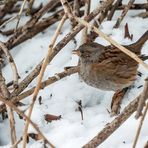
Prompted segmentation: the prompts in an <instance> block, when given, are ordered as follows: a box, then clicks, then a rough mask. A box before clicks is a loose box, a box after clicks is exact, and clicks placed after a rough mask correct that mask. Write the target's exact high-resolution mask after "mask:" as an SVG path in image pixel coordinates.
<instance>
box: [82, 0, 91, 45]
mask: <svg viewBox="0 0 148 148" xmlns="http://www.w3.org/2000/svg"><path fill="white" fill-rule="evenodd" d="M90 5H91V0H86V1H85V11H84V17H85V16H87V15H89V13H90ZM87 33H88V28H87V27H85V28H84V29H83V31H82V38H81V44H84V43H86V42H87Z"/></svg>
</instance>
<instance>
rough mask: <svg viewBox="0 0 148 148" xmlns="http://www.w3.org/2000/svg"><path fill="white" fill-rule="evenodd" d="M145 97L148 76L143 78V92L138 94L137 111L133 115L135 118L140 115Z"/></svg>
mask: <svg viewBox="0 0 148 148" xmlns="http://www.w3.org/2000/svg"><path fill="white" fill-rule="evenodd" d="M147 97H148V78H146V79H145V85H144V88H143V92H142V94H141V96H140V100H139V103H138V108H137V113H136V115H135V117H136V119H138V118H139V117H140V116H141V115H142V110H143V107H144V105H145V101H146V99H147Z"/></svg>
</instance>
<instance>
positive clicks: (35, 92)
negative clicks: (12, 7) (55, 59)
mask: <svg viewBox="0 0 148 148" xmlns="http://www.w3.org/2000/svg"><path fill="white" fill-rule="evenodd" d="M65 20H66V15H64V16H63V18H62V19H61V21H60V23H59V26H58V27H57V30H56V31H55V34H54V36H53V39H52V41H51V44H50V46H49V49H48V53H47V56H46V57H45V59H44V61H43V64H42V67H41V70H40V73H39V76H38V82H37V86H36V88H35V90H34V93H33V98H32V103H31V105H30V108H29V111H28V117H29V118H30V117H31V113H32V110H33V107H34V103H35V101H36V98H37V95H38V93H39V90H40V86H41V81H42V77H43V75H44V72H45V69H46V66H47V64H48V61H49V56H50V55H51V53H52V52H53V46H54V44H55V42H56V39H57V37H58V35H59V33H60V31H61V28H62V26H63V24H64V22H65ZM28 126H29V122H27V121H26V124H25V129H24V134H23V148H25V147H26V141H27V131H28Z"/></svg>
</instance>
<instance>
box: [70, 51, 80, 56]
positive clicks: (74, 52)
mask: <svg viewBox="0 0 148 148" xmlns="http://www.w3.org/2000/svg"><path fill="white" fill-rule="evenodd" d="M72 53H73V54H76V55H78V56H81V52H80V51H79V50H73V51H72Z"/></svg>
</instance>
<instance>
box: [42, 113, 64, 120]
mask: <svg viewBox="0 0 148 148" xmlns="http://www.w3.org/2000/svg"><path fill="white" fill-rule="evenodd" d="M44 117H45V120H46V121H47V122H52V121H54V120H60V119H61V115H59V116H55V115H51V114H46V115H44Z"/></svg>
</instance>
